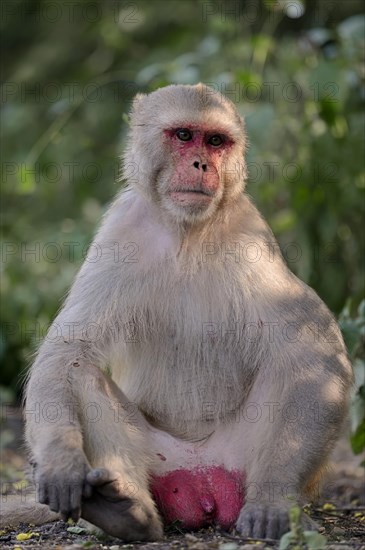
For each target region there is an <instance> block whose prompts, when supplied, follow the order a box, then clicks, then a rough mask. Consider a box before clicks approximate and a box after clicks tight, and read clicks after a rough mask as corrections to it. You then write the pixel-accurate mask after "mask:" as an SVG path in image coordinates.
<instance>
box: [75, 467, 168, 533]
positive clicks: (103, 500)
mask: <svg viewBox="0 0 365 550" xmlns="http://www.w3.org/2000/svg"><path fill="white" fill-rule="evenodd" d="M86 480H87V483H88V484H90V485H91V486H92V487H93V493H92V495H91V497H89V498H84V499H83V503H82V512H81V515H82V517H83V518H84V519H86V520H87V521H89V522H90V523H92V524H94V525H96V526H97V527H99V528H100V529H102V530H103V531H105V532H106V533H107V534H109V535H111V536H113V537H117V538H120V539H122V540H124V541H127V542H130V541H135V540H141V541H142V540H156V539H159V538H161V537H162V532H163V531H162V524H161V520H160V518H159V516H158V514H157V511H156V507H155V505H154V503H153V501H152V498H151V496H150V495H149V493H144V492H143V491H142V490H140V488H139V487H138V486H137V485H136V484H135V483H131V482H128V481H127V482H126V481H125V480H124V479H123V477H122V476H121V475H120V474H118V473H115V472H110V471H109V470H107V469H105V468H96V469H94V470H91V471H90V472H89V473H88V474H87V476H86ZM134 495H135V496H134Z"/></svg>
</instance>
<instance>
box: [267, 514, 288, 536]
mask: <svg viewBox="0 0 365 550" xmlns="http://www.w3.org/2000/svg"><path fill="white" fill-rule="evenodd" d="M281 519H282V517H281V515H280V516H279V515H278V514H276V513H275V512H269V513H268V516H267V523H266V533H265V537H266V538H268V539H277V538H278V537H279V535H280V531H281ZM283 528H284V526H283Z"/></svg>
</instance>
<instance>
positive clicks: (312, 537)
mask: <svg viewBox="0 0 365 550" xmlns="http://www.w3.org/2000/svg"><path fill="white" fill-rule="evenodd" d="M303 536H304V538H305V541H306V543H307V545H308V548H311V549H312V550H322V549H324V548H326V543H327V539H326V537H325V536H323V535H320V533H317V531H304V533H303Z"/></svg>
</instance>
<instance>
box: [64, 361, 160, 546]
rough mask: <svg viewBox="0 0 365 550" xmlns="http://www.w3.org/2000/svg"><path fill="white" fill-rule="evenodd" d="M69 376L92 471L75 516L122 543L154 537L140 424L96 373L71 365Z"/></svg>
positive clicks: (155, 521) (145, 434)
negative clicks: (78, 511) (79, 512)
mask: <svg viewBox="0 0 365 550" xmlns="http://www.w3.org/2000/svg"><path fill="white" fill-rule="evenodd" d="M70 376H71V382H72V387H73V393H74V394H75V397H76V402H77V404H78V411H77V414H78V417H79V421H80V424H81V428H82V434H83V445H84V451H85V454H86V457H87V458H88V461H89V463H90V465H91V467H92V469H91V470H90V471H89V472H88V473H87V476H86V485H87V490H86V493H88V494H89V495H90V496H86V497H85V498H84V499H83V502H82V507H81V517H82V518H84V519H86V520H87V521H89V522H91V523H93V524H94V525H96V526H97V527H100V528H101V529H103V531H105V532H106V533H108V534H110V535H112V536H115V537H119V538H122V539H123V540H126V541H132V540H145V539H148V540H151V539H157V538H160V537H161V536H162V526H161V520H160V518H159V516H158V513H157V510H156V506H155V504H154V502H153V500H152V497H151V495H150V492H149V489H148V471H149V467H150V464H151V459H150V456H149V429H148V424H147V422H146V420H145V419H144V417H143V415H142V414H141V412H140V411H139V410H138V408H137V406H136V405H135V404H134V403H130V402H128V400H127V398H126V397H125V395H124V394H123V393H122V392H121V391H120V389H119V388H118V387H117V385H116V384H115V383H114V382H113V381H112V380H111V379H109V378H107V377H106V376H105V375H104V374H103V373H102V372H101V371H100V370H99V369H98V368H94V367H85V366H76V367H74V368H73V370H72V371H71V373H70ZM90 488H91V490H90ZM90 493H91V494H90Z"/></svg>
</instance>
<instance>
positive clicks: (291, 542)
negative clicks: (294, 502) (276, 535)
mask: <svg viewBox="0 0 365 550" xmlns="http://www.w3.org/2000/svg"><path fill="white" fill-rule="evenodd" d="M301 513H302V512H301V509H300V508H299V506H292V508H291V509H290V511H289V520H290V531H289V533H286V534H285V535H283V536H282V537H281V539H280V543H279V550H286V548H290V549H291V550H302V549H304V548H308V549H309V550H324V549H325V548H326V542H327V539H326V537H325V536H323V535H320V534H319V533H318V532H317V531H303V529H302V527H301V524H300V516H301Z"/></svg>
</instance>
